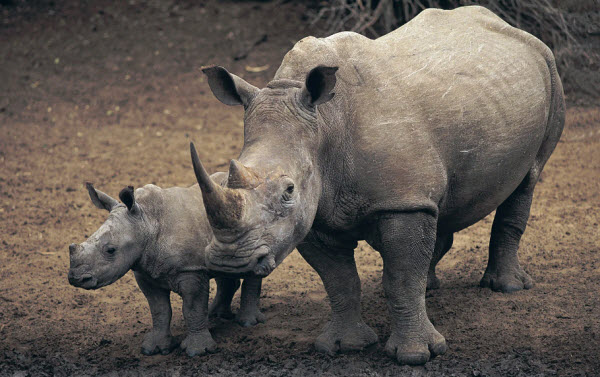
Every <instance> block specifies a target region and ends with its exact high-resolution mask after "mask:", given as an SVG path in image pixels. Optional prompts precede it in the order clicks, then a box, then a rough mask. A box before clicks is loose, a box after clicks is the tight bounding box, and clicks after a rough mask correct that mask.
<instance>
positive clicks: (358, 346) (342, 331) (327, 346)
mask: <svg viewBox="0 0 600 377" xmlns="http://www.w3.org/2000/svg"><path fill="white" fill-rule="evenodd" d="M377 340H378V337H377V334H375V331H373V329H371V328H370V327H369V326H368V325H367V324H366V323H364V322H363V321H362V320H361V321H358V322H357V321H348V322H343V321H336V322H333V321H332V322H329V323H328V324H327V325H326V326H325V328H324V329H323V332H322V333H321V335H319V336H318V337H317V340H316V341H315V349H316V350H317V351H319V352H322V353H327V354H329V355H334V354H336V353H338V352H351V351H360V350H362V349H364V348H366V347H368V346H370V345H372V344H374V343H377Z"/></svg>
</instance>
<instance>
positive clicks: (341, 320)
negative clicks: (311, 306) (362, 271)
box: [298, 231, 377, 355]
mask: <svg viewBox="0 0 600 377" xmlns="http://www.w3.org/2000/svg"><path fill="white" fill-rule="evenodd" d="M355 247H356V242H354V244H353V245H350V244H344V245H341V244H339V243H337V242H336V241H335V240H334V239H331V238H329V237H327V236H326V235H323V234H320V233H319V234H317V233H316V232H314V231H311V232H310V233H309V234H308V236H307V237H306V238H305V239H304V241H303V242H302V243H301V244H300V245H298V251H299V252H300V254H301V255H302V257H303V258H304V259H305V260H306V261H307V262H308V263H309V264H310V265H311V266H312V267H313V268H314V269H315V270H316V271H317V273H318V274H319V276H320V277H321V280H322V281H323V285H324V286H325V291H327V295H328V296H329V304H330V306H331V319H330V321H329V322H328V323H327V324H326V325H325V327H324V329H323V332H322V333H321V335H319V336H318V337H317V340H316V341H315V349H316V350H317V351H319V352H323V353H327V354H330V355H333V354H335V353H337V352H348V351H358V350H361V349H364V348H365V347H368V346H370V345H372V344H374V343H376V342H377V334H375V332H374V331H373V330H372V329H371V328H370V327H369V326H368V325H367V324H366V323H365V322H364V321H363V319H362V316H361V313H360V279H359V277H358V272H357V271H356V264H355V262H354V248H355Z"/></svg>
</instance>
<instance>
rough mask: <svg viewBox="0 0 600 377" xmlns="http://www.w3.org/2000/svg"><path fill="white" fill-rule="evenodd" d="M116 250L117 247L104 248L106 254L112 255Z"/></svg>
mask: <svg viewBox="0 0 600 377" xmlns="http://www.w3.org/2000/svg"><path fill="white" fill-rule="evenodd" d="M116 251H117V249H115V248H114V247H108V248H106V254H108V255H113V254H114V253H115V252H116Z"/></svg>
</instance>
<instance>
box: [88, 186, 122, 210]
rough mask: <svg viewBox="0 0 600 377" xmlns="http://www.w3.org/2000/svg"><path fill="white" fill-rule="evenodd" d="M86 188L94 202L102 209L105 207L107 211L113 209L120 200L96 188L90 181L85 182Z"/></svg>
mask: <svg viewBox="0 0 600 377" xmlns="http://www.w3.org/2000/svg"><path fill="white" fill-rule="evenodd" d="M85 188H87V190H88V193H89V194H90V199H92V203H94V205H95V206H96V207H98V208H100V209H105V210H107V211H109V212H110V211H111V210H112V209H113V208H114V207H115V206H116V205H117V204H119V202H118V201H116V200H115V199H113V198H111V197H110V196H108V195H106V194H105V193H103V192H102V191H100V190H96V189H95V188H94V185H93V184H92V183H90V182H86V183H85Z"/></svg>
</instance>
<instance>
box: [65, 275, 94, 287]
mask: <svg viewBox="0 0 600 377" xmlns="http://www.w3.org/2000/svg"><path fill="white" fill-rule="evenodd" d="M69 284H71V285H72V286H74V287H77V288H83V289H97V288H99V286H98V279H96V278H95V277H94V276H93V275H92V274H90V273H83V274H81V275H76V274H74V273H72V272H70V273H69Z"/></svg>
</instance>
